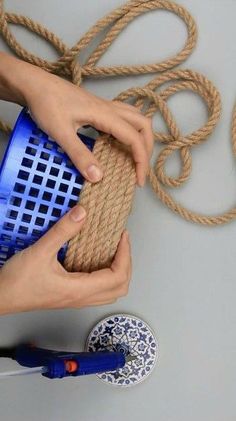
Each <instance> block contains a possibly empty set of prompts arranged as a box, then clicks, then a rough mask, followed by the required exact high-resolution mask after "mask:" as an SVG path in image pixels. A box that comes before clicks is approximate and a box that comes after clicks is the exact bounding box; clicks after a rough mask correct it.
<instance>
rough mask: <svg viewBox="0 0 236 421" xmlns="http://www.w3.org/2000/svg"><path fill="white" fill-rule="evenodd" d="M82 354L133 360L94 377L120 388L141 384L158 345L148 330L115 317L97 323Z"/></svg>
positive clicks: (134, 319) (135, 321)
mask: <svg viewBox="0 0 236 421" xmlns="http://www.w3.org/2000/svg"><path fill="white" fill-rule="evenodd" d="M86 350H87V351H89V352H97V351H105V350H106V351H119V352H124V353H125V354H126V355H131V356H136V357H137V358H136V359H133V360H132V361H129V362H128V363H126V365H125V366H124V367H123V368H120V369H118V370H117V371H111V372H106V373H101V374H97V376H98V378H99V379H101V380H103V381H104V382H107V383H110V384H112V385H115V386H122V387H127V386H133V385H135V384H138V383H140V382H141V381H143V380H145V379H146V378H147V376H149V375H150V373H151V372H152V370H153V368H154V366H155V363H156V361H157V357H158V344H157V341H156V338H155V336H154V334H153V332H152V331H151V329H150V327H149V326H148V325H147V324H146V323H145V322H144V321H143V320H140V319H138V318H137V317H135V316H131V315H128V314H115V315H113V316H109V317H107V318H106V319H103V320H101V321H100V322H99V323H98V324H97V325H96V326H95V327H94V328H93V330H92V331H91V333H90V334H89V336H88V339H87V343H86Z"/></svg>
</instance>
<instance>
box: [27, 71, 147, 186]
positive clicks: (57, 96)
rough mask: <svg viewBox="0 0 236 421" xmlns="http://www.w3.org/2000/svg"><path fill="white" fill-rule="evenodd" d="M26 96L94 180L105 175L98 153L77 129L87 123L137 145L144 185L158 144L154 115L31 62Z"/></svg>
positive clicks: (34, 113) (134, 147)
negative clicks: (152, 125)
mask: <svg viewBox="0 0 236 421" xmlns="http://www.w3.org/2000/svg"><path fill="white" fill-rule="evenodd" d="M31 67H32V68H33V69H30V70H31V72H30V73H29V75H28V77H27V81H26V84H25V85H24V96H25V99H26V102H27V105H28V107H29V109H30V111H31V114H32V116H33V118H34V120H35V121H36V122H37V124H38V125H39V127H41V128H42V130H44V131H45V132H46V133H47V134H49V136H50V137H51V138H53V139H55V140H56V142H57V143H58V144H59V145H60V146H61V147H62V148H63V149H64V150H65V152H66V153H67V154H68V155H69V157H70V159H71V160H72V162H73V163H74V165H75V166H76V167H77V169H78V170H79V171H80V172H81V173H82V174H83V176H84V177H85V178H86V179H87V180H90V181H91V182H97V181H99V180H100V179H101V178H102V170H101V168H100V165H99V162H98V161H97V160H96V158H95V157H94V155H93V154H92V153H91V152H90V151H89V150H88V149H87V147H86V146H85V145H84V144H83V142H82V141H79V139H78V136H77V134H76V133H77V131H78V129H79V128H80V127H82V126H84V125H88V124H89V125H91V126H93V127H95V128H96V129H97V130H99V131H102V132H104V133H109V134H111V135H112V136H113V137H114V138H116V139H117V140H118V141H120V142H121V143H123V144H125V145H128V146H129V147H130V149H131V152H132V155H133V158H134V161H135V164H136V174H137V181H138V184H139V185H140V186H143V185H144V182H145V177H146V174H147V171H148V166H149V159H150V157H151V153H152V147H153V133H152V128H151V119H149V118H147V117H145V116H143V115H142V114H141V112H140V111H139V110H138V109H137V108H135V107H133V106H131V105H128V104H124V103H122V102H120V101H108V100H105V99H101V98H99V97H97V96H95V95H93V94H91V93H90V92H88V91H86V90H85V89H83V88H80V87H77V86H75V85H73V84H72V83H70V82H68V81H65V80H64V79H62V78H60V77H57V76H55V75H52V74H49V73H47V72H45V71H43V70H41V69H38V68H35V67H34V66H31Z"/></svg>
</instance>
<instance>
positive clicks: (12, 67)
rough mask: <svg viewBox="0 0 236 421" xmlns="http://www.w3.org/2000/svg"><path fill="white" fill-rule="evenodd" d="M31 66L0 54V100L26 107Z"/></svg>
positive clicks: (7, 55)
mask: <svg viewBox="0 0 236 421" xmlns="http://www.w3.org/2000/svg"><path fill="white" fill-rule="evenodd" d="M31 68H34V66H33V65H31V64H28V63H26V62H24V61H21V60H18V59H17V58H15V57H13V56H11V55H9V54H6V53H3V52H0V99H3V100H5V101H10V102H15V103H17V104H19V105H22V106H25V105H27V99H26V90H27V85H28V80H29V78H30V73H31Z"/></svg>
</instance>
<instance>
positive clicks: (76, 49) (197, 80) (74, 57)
mask: <svg viewBox="0 0 236 421" xmlns="http://www.w3.org/2000/svg"><path fill="white" fill-rule="evenodd" d="M158 9H159V10H163V9H164V10H167V11H170V12H173V13H174V14H176V15H177V16H179V17H180V18H181V19H182V20H183V22H184V23H185V25H186V28H187V33H188V36H187V40H186V43H185V45H184V47H183V49H182V50H181V51H180V52H178V53H177V54H176V55H175V56H174V57H171V58H168V59H167V60H164V61H162V62H160V63H154V64H141V65H137V66H133V65H130V66H127V65H126V66H125V65H124V66H105V67H101V66H97V63H98V61H99V59H100V58H101V56H102V55H103V54H104V53H105V51H106V50H107V49H108V48H109V46H110V45H111V43H112V42H113V41H114V40H115V39H116V37H117V36H118V35H119V33H120V32H121V31H122V30H123V28H125V27H126V26H127V24H128V23H130V22H131V21H132V20H133V19H134V18H135V17H136V16H139V15H140V14H142V13H146V12H148V11H151V10H158ZM9 24H17V25H22V26H24V27H25V28H27V29H28V30H30V31H31V32H35V33H37V34H38V35H39V36H41V37H43V38H44V39H45V40H47V41H48V42H49V43H50V44H51V45H53V46H54V48H55V49H56V50H57V51H58V53H59V54H60V55H61V56H60V57H59V59H58V60H57V61H55V62H50V61H47V60H44V59H42V58H40V57H37V56H35V55H33V54H32V53H30V52H28V51H27V50H25V49H24V48H23V47H22V46H21V45H20V44H19V43H18V41H17V40H16V38H15V37H14V35H13V34H12V32H11V30H10V28H9ZM105 29H106V30H107V32H106V34H105V36H104V38H103V39H102V40H101V41H100V43H99V44H98V45H97V47H96V48H95V50H94V51H93V52H92V53H91V54H90V55H89V56H88V58H87V60H86V62H85V63H84V65H83V66H81V65H80V64H79V62H78V58H79V55H80V53H81V51H83V50H84V49H85V48H86V47H87V46H88V45H89V44H90V43H91V41H93V40H94V38H95V37H96V36H97V35H98V34H100V33H101V32H102V31H104V30H105ZM0 33H1V34H2V37H3V38H4V40H5V41H6V43H7V44H8V46H9V47H10V48H11V49H12V50H13V52H14V53H15V54H16V55H18V57H20V58H22V59H23V60H26V61H28V62H30V63H32V64H35V65H37V66H39V67H41V68H43V69H45V70H46V71H48V72H53V73H56V74H58V75H60V76H63V77H67V78H69V79H70V80H71V81H72V82H73V83H75V84H77V85H80V84H81V82H82V79H83V78H84V77H108V76H126V75H130V74H132V75H138V74H145V73H159V75H158V76H157V77H156V78H155V79H153V80H152V81H151V82H149V83H148V84H147V85H146V86H145V87H143V88H140V87H139V88H132V89H129V90H127V91H125V92H123V93H121V94H120V95H119V96H118V97H117V98H115V99H116V100H117V99H118V100H121V101H126V100H128V99H132V100H134V101H135V105H136V106H137V107H139V108H140V109H141V110H142V111H143V113H144V114H146V115H147V116H152V115H153V114H154V113H155V112H156V111H158V112H160V113H161V115H162V116H163V118H164V120H165V122H166V125H167V128H168V131H169V134H166V133H159V132H156V133H154V138H155V140H156V141H158V142H162V143H164V144H165V145H166V146H165V147H164V148H163V150H162V151H161V153H160V154H159V157H158V159H157V161H156V164H155V166H154V168H153V169H150V171H149V179H150V182H151V185H152V187H153V190H154V192H155V193H156V194H157V196H158V197H159V198H160V200H161V201H162V202H163V203H164V204H165V205H166V206H168V207H169V208H170V209H171V210H173V211H174V212H176V213H178V214H179V215H180V216H182V217H183V218H185V219H187V220H190V221H193V222H197V223H200V224H205V225H216V224H217V225H219V224H222V223H226V222H229V221H230V220H232V219H235V218H236V208H233V209H231V210H230V211H228V212H225V213H224V214H222V215H220V216H204V215H199V214H196V213H194V212H191V211H189V210H187V209H185V208H184V207H182V206H181V205H180V204H178V203H176V202H175V200H174V199H173V198H172V197H171V196H170V195H169V193H167V191H166V190H165V188H164V187H165V186H167V187H178V186H180V185H181V184H182V183H183V182H185V181H186V180H187V179H188V177H189V175H190V172H191V166H192V162H191V147H194V146H195V145H198V144H200V143H201V142H203V141H204V140H206V139H207V137H208V136H209V134H210V133H212V131H213V130H214V127H215V125H216V123H217V121H218V119H219V117H220V111H221V101H220V95H219V93H218V91H217V89H216V88H215V87H214V86H213V84H212V83H211V82H210V81H209V80H208V79H206V78H205V77H204V76H202V75H201V74H199V73H196V72H193V71H191V70H176V71H172V70H171V69H173V68H174V67H175V66H177V65H179V64H180V63H182V62H183V61H185V60H186V58H187V57H188V56H189V55H190V54H191V52H192V50H193V48H194V47H195V44H196V40H197V29H196V24H195V22H194V20H193V18H192V16H191V15H190V14H189V12H188V11H187V10H186V9H185V8H183V7H182V6H180V5H178V4H176V3H174V2H172V1H168V0H153V1H151V0H133V1H129V2H128V3H126V4H124V5H123V6H121V7H119V8H117V9H115V10H114V11H112V12H111V13H110V14H108V15H107V16H105V17H103V18H102V19H100V20H99V21H98V22H97V23H96V24H95V25H94V26H92V27H91V29H90V30H89V31H88V32H87V33H85V35H84V36H83V37H82V38H81V39H80V41H78V42H77V43H76V44H75V45H74V46H73V47H72V48H68V47H67V46H66V45H65V44H64V43H63V42H62V41H61V40H60V39H59V38H58V37H57V36H56V35H55V34H54V33H52V32H50V31H49V30H48V29H47V28H44V27H43V26H42V25H41V24H39V23H37V22H35V21H33V20H32V19H29V18H28V17H25V16H20V15H16V14H14V13H6V12H4V9H3V0H0ZM166 82H171V84H170V85H169V86H168V87H166V88H165V89H164V90H161V87H162V85H163V84H165V83H166ZM182 90H191V91H193V92H195V93H197V94H198V95H200V96H201V97H202V98H203V100H204V101H205V103H206V105H207V108H208V114H209V116H208V121H207V123H206V124H205V125H204V126H203V127H202V128H200V129H199V130H197V131H195V132H194V133H192V134H190V135H188V136H182V135H181V133H180V131H179V129H178V127H177V124H176V122H175V119H174V117H173V116H172V114H171V112H170V110H169V109H168V106H167V100H168V98H169V97H170V96H171V95H173V94H175V93H176V92H179V91H182ZM0 129H1V130H4V131H5V132H9V127H8V126H7V125H6V124H5V123H1V122H0ZM232 142H233V150H234V152H235V151H236V108H235V111H234V113H233V119H232ZM175 151H179V153H180V157H181V161H182V170H181V174H180V175H179V177H177V178H173V177H169V176H167V175H166V174H165V171H164V165H165V161H166V159H167V158H168V157H169V156H170V155H171V154H172V153H173V152H175ZM94 154H95V156H96V157H97V158H98V160H99V161H100V163H101V166H102V168H103V171H104V177H103V180H102V181H101V182H99V183H98V184H95V185H92V184H91V183H89V182H85V184H84V187H83V190H82V193H81V196H80V203H81V204H82V205H83V206H84V207H85V208H86V210H87V220H86V224H85V226H84V228H83V230H82V232H81V233H80V234H79V235H78V236H77V237H75V238H74V239H73V240H71V241H70V243H69V247H68V251H67V256H66V260H65V267H66V268H67V269H68V270H70V271H73V270H83V271H91V270H94V269H97V268H101V267H105V266H107V265H109V264H110V262H111V260H112V258H113V256H114V253H115V251H116V248H117V244H118V242H119V239H120V236H121V232H122V230H123V228H124V226H125V222H126V219H127V216H128V214H129V212H130V209H131V204H132V198H133V193H134V188H135V171H134V165H133V161H132V158H131V156H130V155H129V154H128V153H127V151H125V150H124V149H123V148H122V147H119V146H118V145H117V143H116V142H115V141H114V139H112V138H111V137H110V136H107V135H102V136H101V137H100V138H99V140H97V141H96V144H95V148H94Z"/></svg>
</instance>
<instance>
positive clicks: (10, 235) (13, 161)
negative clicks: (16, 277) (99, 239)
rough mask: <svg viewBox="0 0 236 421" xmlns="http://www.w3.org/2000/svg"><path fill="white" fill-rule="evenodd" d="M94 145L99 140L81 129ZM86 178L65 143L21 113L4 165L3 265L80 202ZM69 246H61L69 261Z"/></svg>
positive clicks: (0, 198)
mask: <svg viewBox="0 0 236 421" xmlns="http://www.w3.org/2000/svg"><path fill="white" fill-rule="evenodd" d="M80 138H81V140H82V141H83V142H84V143H85V144H86V145H87V147H88V148H89V149H90V150H92V148H93V145H94V140H93V139H91V138H89V137H87V136H84V135H82V134H80ZM83 181H84V179H83V177H82V176H81V174H80V173H79V172H78V170H77V169H76V168H75V167H74V166H73V164H72V163H71V161H70V159H69V157H68V156H67V155H66V154H65V153H64V152H63V150H62V149H61V148H60V146H58V145H57V143H55V142H54V141H53V140H52V139H50V138H49V137H48V136H47V135H46V134H45V133H44V132H43V131H42V130H40V129H39V128H38V127H37V125H36V124H35V123H34V121H33V120H32V119H31V117H30V115H29V112H28V111H27V110H26V109H23V110H22V112H21V113H20V115H19V117H18V119H17V122H16V124H15V127H14V129H13V132H12V134H11V137H10V139H9V144H8V147H7V150H6V152H5V154H4V157H3V160H2V164H1V167H0V266H2V265H3V264H4V263H5V262H6V260H7V259H8V258H10V257H11V256H12V255H14V254H15V253H16V252H18V251H21V250H23V249H25V248H26V247H28V246H29V245H31V244H33V243H34V242H35V241H37V240H38V239H39V238H40V237H41V236H42V235H43V234H44V233H45V232H46V231H47V230H48V229H49V228H50V227H51V226H52V225H53V224H54V223H55V222H56V221H57V220H58V219H59V218H60V217H61V216H63V215H64V214H65V213H66V212H67V211H68V209H70V208H71V207H72V206H74V205H75V204H76V203H77V201H78V197H79V194H80V191H81V189H82V186H83ZM65 252H66V245H64V247H63V248H62V249H61V250H60V251H59V253H58V259H59V261H61V262H62V261H63V259H64V257H65Z"/></svg>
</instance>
